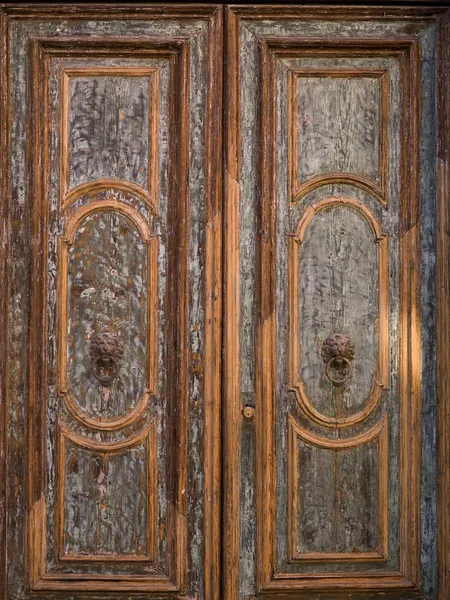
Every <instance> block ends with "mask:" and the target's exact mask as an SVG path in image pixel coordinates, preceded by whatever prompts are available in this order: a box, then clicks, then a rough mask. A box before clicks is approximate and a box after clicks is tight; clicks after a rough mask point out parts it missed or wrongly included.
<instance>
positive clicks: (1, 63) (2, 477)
mask: <svg viewBox="0 0 450 600" xmlns="http://www.w3.org/2000/svg"><path fill="white" fill-rule="evenodd" d="M7 40H8V18H7V16H6V14H5V13H4V12H3V11H0V89H1V90H2V91H1V95H0V131H1V134H0V155H1V159H0V195H1V198H2V201H1V202H0V246H1V252H0V254H1V256H2V259H1V261H0V280H1V281H2V295H1V298H0V302H1V317H0V318H1V322H0V329H1V331H2V336H1V342H0V343H1V348H0V422H1V423H2V426H1V429H0V581H3V582H4V583H3V584H1V585H0V599H1V600H6V593H7V592H6V577H7V552H6V546H7V527H8V524H7V479H8V476H7V451H8V449H7V435H8V434H7V427H8V425H7V423H8V416H7V415H8V401H7V398H8V388H7V369H8V310H9V308H8V305H9V302H8V297H9V287H8V277H9V269H8V253H9V248H10V244H9V231H10V225H9V220H8V219H9V210H8V206H9V202H8V200H7V196H8V186H9V175H8V172H9V169H8V161H7V155H8V153H9V152H8V149H9V144H10V138H9V136H10V124H9V121H10V107H9V97H8V89H9V87H8V83H9V82H8V77H7V72H8V60H9V59H8V42H7Z"/></svg>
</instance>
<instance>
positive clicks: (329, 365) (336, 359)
mask: <svg viewBox="0 0 450 600" xmlns="http://www.w3.org/2000/svg"><path fill="white" fill-rule="evenodd" d="M334 363H337V364H336V366H335V367H334V370H335V371H337V372H338V373H339V372H341V373H342V372H343V371H344V368H345V367H344V366H343V364H342V363H345V365H346V367H347V368H346V370H347V372H346V373H345V375H344V376H343V377H338V378H336V377H333V375H332V374H331V368H332V366H333V364H334ZM352 369H353V367H352V363H351V362H350V361H349V359H348V358H345V356H333V357H331V358H330V360H329V361H328V362H327V366H326V368H325V374H326V376H327V377H328V379H329V380H330V381H331V383H333V384H334V385H343V384H344V383H345V382H346V381H348V380H349V378H350V375H351V374H352Z"/></svg>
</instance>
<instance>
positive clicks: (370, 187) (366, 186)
mask: <svg viewBox="0 0 450 600" xmlns="http://www.w3.org/2000/svg"><path fill="white" fill-rule="evenodd" d="M334 184H342V185H351V186H355V187H357V188H359V189H361V190H364V191H365V192H368V193H369V194H371V195H372V196H373V197H374V198H376V199H377V200H378V201H379V202H381V204H382V205H383V206H385V207H386V206H387V200H386V198H385V195H384V194H383V192H382V190H381V188H380V187H379V186H378V185H376V184H375V183H373V182H372V181H370V179H367V178H366V177H362V176H361V175H357V174H355V173H327V174H325V175H315V176H314V177H311V178H310V179H308V180H307V181H306V182H305V183H302V184H300V186H299V187H298V188H296V191H295V192H294V193H293V196H292V202H291V207H294V206H295V205H296V204H297V203H298V202H300V200H302V199H303V198H304V197H305V196H306V194H309V192H312V191H313V190H316V189H318V188H320V187H323V186H325V185H334Z"/></svg>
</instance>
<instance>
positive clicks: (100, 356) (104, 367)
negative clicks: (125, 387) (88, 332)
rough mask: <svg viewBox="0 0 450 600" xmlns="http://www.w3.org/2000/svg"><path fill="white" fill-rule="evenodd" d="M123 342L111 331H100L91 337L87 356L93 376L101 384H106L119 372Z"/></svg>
mask: <svg viewBox="0 0 450 600" xmlns="http://www.w3.org/2000/svg"><path fill="white" fill-rule="evenodd" d="M122 356H123V344H122V342H121V340H120V338H119V336H118V335H117V333H114V332H113V331H101V332H100V333H97V334H96V335H94V336H93V337H92V338H91V344H90V346H89V357H90V359H91V370H92V374H93V376H94V377H95V378H96V379H98V381H100V383H101V384H102V385H108V384H109V383H111V381H113V379H115V378H116V377H117V375H118V373H119V361H120V359H121V358H122Z"/></svg>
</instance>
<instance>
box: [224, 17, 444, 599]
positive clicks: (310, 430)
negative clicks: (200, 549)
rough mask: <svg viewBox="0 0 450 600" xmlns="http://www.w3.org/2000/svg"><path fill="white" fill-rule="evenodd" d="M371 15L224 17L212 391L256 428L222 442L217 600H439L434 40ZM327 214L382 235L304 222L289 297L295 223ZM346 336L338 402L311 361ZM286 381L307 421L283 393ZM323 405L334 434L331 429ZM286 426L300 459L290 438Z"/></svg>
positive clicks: (424, 24)
mask: <svg viewBox="0 0 450 600" xmlns="http://www.w3.org/2000/svg"><path fill="white" fill-rule="evenodd" d="M325 11H326V12H325ZM388 12H389V11H388ZM376 14H377V13H376V9H370V8H367V9H361V11H358V10H356V11H355V12H354V13H352V18H351V19H349V18H348V17H349V13H348V12H346V9H345V8H342V10H337V9H336V7H335V9H334V10H333V11H332V12H330V10H329V9H325V8H324V9H321V8H320V7H314V11H313V10H312V9H309V8H308V7H302V8H299V7H289V6H285V7H282V8H281V7H280V8H279V9H278V7H252V8H250V7H236V8H232V7H231V8H230V9H229V13H228V24H229V32H228V38H229V40H230V43H229V52H230V54H231V56H230V58H229V72H228V76H229V82H230V83H229V88H228V105H227V106H228V112H227V116H228V121H227V127H228V136H229V137H228V139H229V147H228V156H227V165H228V166H229V171H228V173H229V177H230V185H229V188H228V193H227V211H226V214H227V223H228V229H227V235H228V236H229V240H230V241H229V243H230V248H231V244H233V246H232V247H233V251H234V253H233V255H232V256H231V255H230V256H229V257H227V261H226V262H227V264H226V273H225V277H226V279H225V281H226V284H227V287H228V294H229V295H228V296H227V299H226V310H225V315H226V316H228V317H229V319H230V321H229V323H228V324H227V331H228V333H227V335H226V338H225V362H226V364H227V363H230V362H231V361H233V360H234V361H235V362H234V365H235V366H236V368H238V369H239V371H238V373H239V375H238V376H237V377H236V372H235V371H234V370H233V368H232V367H231V366H230V365H229V367H228V373H229V377H228V378H227V380H226V388H225V389H226V398H227V414H228V415H230V416H231V415H235V414H237V412H238V409H239V407H242V406H245V405H251V406H254V407H255V416H254V419H253V420H252V419H251V418H250V419H249V418H245V417H244V419H243V423H242V426H241V428H240V429H239V428H238V429H237V430H235V431H233V429H232V427H231V426H230V427H228V428H227V431H228V437H227V438H226V443H227V444H228V446H229V447H231V448H232V449H233V459H231V458H230V459H229V460H227V461H226V464H225V468H226V473H225V481H226V482H227V485H226V486H225V490H224V493H225V506H227V505H228V503H230V505H231V503H233V502H235V501H236V499H237V498H240V530H239V538H237V537H236V531H235V527H236V521H235V518H236V517H235V515H231V514H230V515H228V513H225V518H226V519H227V520H226V524H225V536H226V537H225V551H226V556H225V561H226V562H225V564H226V565H229V570H228V571H227V572H229V577H228V581H227V584H226V588H225V598H226V599H227V600H234V598H235V597H236V594H237V592H236V590H237V589H239V597H240V598H242V599H245V598H253V597H259V595H260V594H261V596H264V597H265V596H267V597H271V596H272V594H273V597H275V594H281V597H282V596H283V594H284V593H286V594H288V593H291V594H292V593H295V594H299V597H301V595H302V594H305V595H306V596H307V597H314V590H319V589H322V590H323V594H324V596H323V597H325V598H334V597H335V595H336V594H335V593H334V592H333V591H332V589H334V590H336V591H337V590H340V591H341V592H343V591H344V590H345V589H346V588H347V589H348V588H349V587H351V588H352V590H353V592H352V596H353V597H355V598H356V597H358V598H362V597H366V595H367V593H368V590H370V589H372V590H374V591H375V590H377V591H378V592H381V591H383V593H388V591H389V590H390V589H391V590H392V589H397V590H398V591H397V592H396V593H397V594H398V595H399V597H400V596H401V592H400V589H402V588H404V587H405V586H409V587H410V588H411V592H410V593H411V594H413V591H412V590H413V589H414V587H415V585H419V586H420V589H421V590H422V593H425V594H427V595H429V596H430V597H432V598H434V597H437V596H436V595H437V569H436V566H437V561H436V543H435V538H433V537H432V536H431V535H430V533H431V531H433V530H435V528H436V504H435V500H436V496H435V489H436V475H437V473H436V469H435V459H434V457H435V456H436V445H435V437H434V436H433V434H432V431H433V430H434V431H436V419H435V416H434V415H435V412H434V411H435V407H436V397H435V395H434V389H435V388H434V382H435V362H434V361H433V359H432V353H433V351H434V350H433V348H434V343H435V342H434V340H435V337H434V333H433V331H434V327H435V319H436V305H435V303H434V302H433V300H432V299H433V298H434V297H435V294H434V292H432V289H433V286H434V275H435V273H434V251H433V243H434V241H433V240H434V239H435V238H434V236H435V222H434V203H435V201H436V198H435V195H434V194H435V189H436V188H435V179H434V178H435V172H436V171H435V165H436V156H435V150H433V149H432V148H431V144H432V143H433V141H434V140H435V139H436V135H437V128H436V114H435V103H434V100H433V99H432V98H433V96H434V93H435V91H434V73H435V68H436V26H435V22H434V20H433V18H430V19H429V16H430V14H429V13H427V12H426V11H419V13H418V14H417V15H416V17H417V18H416V19H415V20H413V19H411V20H409V21H408V16H407V12H406V11H403V10H401V9H398V11H392V13H390V16H389V18H386V19H384V16H385V15H383V18H377V17H376ZM363 15H364V16H363ZM360 17H361V18H360ZM412 36H414V38H413V37H412ZM419 48H420V53H421V57H419ZM402 56H403V58H401V57H402ZM420 60H421V61H422V62H420ZM369 72H370V73H371V74H370V75H369ZM356 73H357V75H356ZM406 73H408V75H407V76H405V74H406ZM293 82H294V83H293ZM293 86H294V89H295V90H296V96H295V94H293V92H292V89H293ZM413 90H414V91H413ZM325 92H326V93H325ZM289 98H291V99H292V98H293V99H294V101H292V100H291V102H289ZM419 98H420V100H419ZM308 103H309V105H308ZM236 115H237V116H236ZM237 118H238V119H239V126H240V128H237V127H236V119H237ZM343 124H347V125H346V126H345V127H344V125H343ZM293 127H295V128H297V129H298V131H297V132H296V134H297V135H294V133H293V131H292V128H293ZM302 136H303V137H302ZM419 139H420V140H422V141H421V143H420V145H419ZM425 139H426V140H427V143H425V145H423V140H425ZM302 144H303V146H302ZM419 164H420V167H419ZM236 165H237V166H238V167H237V169H236ZM414 165H415V166H414ZM302 169H303V171H302ZM293 174H294V176H293ZM297 176H298V177H297ZM231 178H233V179H232V180H231ZM383 178H384V180H383ZM305 182H308V184H306V183H305ZM426 187H428V189H429V193H428V194H427V193H426V191H425V189H426ZM335 197H340V198H350V199H351V201H352V202H355V203H356V204H358V205H362V206H364V207H365V208H366V209H367V210H368V211H370V213H371V214H372V215H373V217H374V219H375V220H376V221H377V222H378V223H379V226H380V233H379V234H376V235H374V234H373V231H371V228H370V227H369V226H368V224H367V222H366V221H365V220H364V218H362V217H361V216H360V215H358V213H357V212H356V211H352V210H351V208H350V207H345V208H341V207H339V208H335V209H333V210H331V209H330V210H327V211H324V212H320V211H318V210H317V209H316V208H314V210H313V216H312V217H311V218H310V220H309V224H308V226H307V227H306V229H305V234H304V236H303V239H302V240H301V242H300V241H299V242H298V246H297V258H298V263H297V265H298V272H297V273H296V276H295V278H296V280H297V281H296V283H295V285H294V286H293V284H292V279H290V278H291V277H293V276H292V273H290V272H289V265H290V260H291V258H290V257H291V255H292V253H290V251H288V248H289V247H290V244H291V242H290V241H289V240H290V239H292V237H293V236H294V237H295V236H296V228H297V226H298V223H299V222H300V221H301V219H302V217H303V216H304V214H305V211H306V210H307V209H308V208H310V207H316V206H318V205H319V203H320V202H324V201H326V200H327V199H330V198H335ZM419 229H420V234H421V235H420V237H419ZM406 232H407V233H406ZM305 237H306V239H305ZM377 238H379V239H378V241H377ZM381 240H385V241H384V242H382V241H381ZM377 246H378V248H377ZM381 247H383V249H381V250H380V248H381ZM379 252H380V253H379ZM383 253H384V254H383ZM383 262H384V263H385V264H386V265H387V268H386V270H385V271H384V275H381V276H380V265H381V264H382V263H383ZM227 265H228V266H227ZM236 265H239V270H240V281H239V284H237V282H236V281H235V269H236ZM381 272H383V271H382V270H381ZM295 278H294V281H295ZM383 278H384V281H385V282H386V285H385V286H384V288H383V286H382V285H380V284H381V281H382V280H383ZM292 287H294V289H295V290H301V291H298V293H296V294H295V295H294V297H295V299H293V296H292V294H291V293H290V291H289V290H290V289H292ZM380 290H381V294H380ZM383 290H384V291H383ZM302 295H303V297H302ZM236 296H237V297H239V300H240V301H239V306H238V309H236V306H235V301H236ZM296 303H297V312H298V330H297V329H295V330H292V327H291V325H290V315H291V314H292V307H293V306H294V305H295V304H296ZM382 306H384V307H385V308H386V309H387V312H384V317H381V316H380V311H381V313H382V314H383V310H384V309H383V308H382ZM302 319H303V320H302ZM382 322H384V325H385V328H384V331H388V338H387V339H386V341H387V342H388V344H387V345H385V344H380V342H379V339H378V338H379V336H380V331H383V327H381V329H380V323H382ZM344 326H345V327H347V328H352V329H354V336H355V338H356V339H354V340H353V342H354V343H355V351H356V357H355V361H354V368H355V371H354V373H353V376H352V378H351V380H350V381H351V383H350V384H349V385H348V386H347V387H345V388H344V390H342V391H341V392H339V390H338V389H337V388H335V389H333V387H332V386H331V384H330V382H329V381H327V380H326V378H325V377H324V364H323V363H321V358H320V346H321V343H322V341H323V339H324V337H325V336H326V335H328V334H329V333H332V332H334V330H335V328H336V329H338V330H341V329H344V328H345V327H344ZM292 338H293V339H294V341H292ZM421 338H422V340H423V343H422V345H421ZM296 339H297V340H298V344H297V350H295V347H296V342H295V340H296ZM358 347H359V348H360V350H358ZM293 348H294V350H293ZM380 350H381V353H380ZM293 351H294V352H296V353H297V354H298V358H297V359H296V360H298V362H297V364H298V370H295V369H293V368H292V365H291V363H292V352H293ZM236 354H237V356H236ZM418 357H420V359H421V360H418ZM357 361H361V362H359V365H358V364H357ZM305 362H306V364H305ZM294 363H295V361H294ZM383 365H384V367H383V368H382V366H383ZM293 372H295V373H297V374H298V375H301V376H302V377H304V378H305V379H306V380H307V381H306V385H305V388H306V392H307V395H308V399H309V401H310V404H311V405H312V407H313V408H315V409H317V407H318V405H319V407H320V411H317V410H316V412H318V413H319V414H318V415H317V414H315V413H312V412H311V410H309V411H307V412H305V411H304V410H303V407H304V406H305V404H302V403H300V402H299V401H298V397H297V395H296V394H294V393H292V392H291V391H290V389H291V388H292V385H293V383H292V378H291V375H292V373H293ZM383 373H385V377H380V374H381V375H382V374H383ZM377 384H380V385H379V386H378V388H377ZM374 385H375V389H378V390H379V392H380V393H379V396H378V399H377V400H376V401H375V402H374V403H372V404H370V408H369V409H368V410H365V409H366V407H367V406H368V405H367V398H368V396H369V395H370V392H371V390H372V389H373V386H374ZM421 392H422V395H421ZM375 396H376V394H375ZM420 396H421V397H420ZM229 403H233V405H232V406H230V405H229ZM314 403H315V404H314ZM338 403H339V407H338V414H339V415H340V414H341V411H343V414H345V415H346V416H347V417H349V419H350V422H348V423H342V422H340V423H339V424H337V425H336V426H332V422H331V423H330V421H329V420H327V417H332V418H333V417H335V416H336V414H337V413H336V409H337V404H338ZM235 404H236V408H234V405H235ZM363 407H364V408H363ZM361 408H363V410H362V412H361ZM355 410H356V411H358V410H359V411H360V412H359V413H355ZM312 414H313V416H314V418H312V416H311V415H312ZM355 414H357V415H358V417H357V419H356V420H355V419H353V418H352V417H354V416H355ZM380 419H381V420H380ZM291 420H293V422H294V423H296V425H295V427H298V428H299V430H300V431H303V432H304V436H305V437H306V438H308V439H309V440H311V441H310V443H309V444H308V443H305V442H304V441H301V442H299V444H300V446H299V447H298V446H297V445H295V443H294V442H293V441H292V437H291V438H289V435H288V431H289V423H291ZM331 420H332V419H331ZM374 427H375V428H377V427H381V429H379V433H378V434H376V435H377V436H378V435H379V436H378V437H374V438H373V439H372V440H371V439H370V436H371V435H372V433H373V432H374V429H373V428H374ZM369 432H372V433H370V435H369ZM373 435H375V434H374V433H373ZM347 444H357V445H356V446H354V447H352V448H351V449H350V448H346V445H347ZM326 448H329V449H326ZM234 452H238V453H239V455H240V464H239V465H236V462H237V461H236V458H235V456H234ZM294 456H295V457H296V458H295V460H294ZM253 457H255V459H256V463H254V462H253ZM433 497H434V503H433V501H432V498H433ZM305 515H306V516H305ZM227 517H228V518H227ZM295 522H297V523H296V527H297V529H296V534H295V536H293V535H292V525H293V524H294V525H295ZM291 538H293V539H291ZM290 540H291V541H290ZM299 550H300V552H299ZM308 552H309V553H310V558H309V560H308ZM236 553H239V554H240V556H241V562H240V564H236V563H234V562H233V556H235V554H236ZM364 553H365V555H364ZM431 557H434V563H433V559H432V558H431ZM358 589H359V590H361V591H359V592H358V591H357V590H358ZM325 590H327V591H326V592H325ZM362 590H364V591H362ZM309 594H311V596H309Z"/></svg>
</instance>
